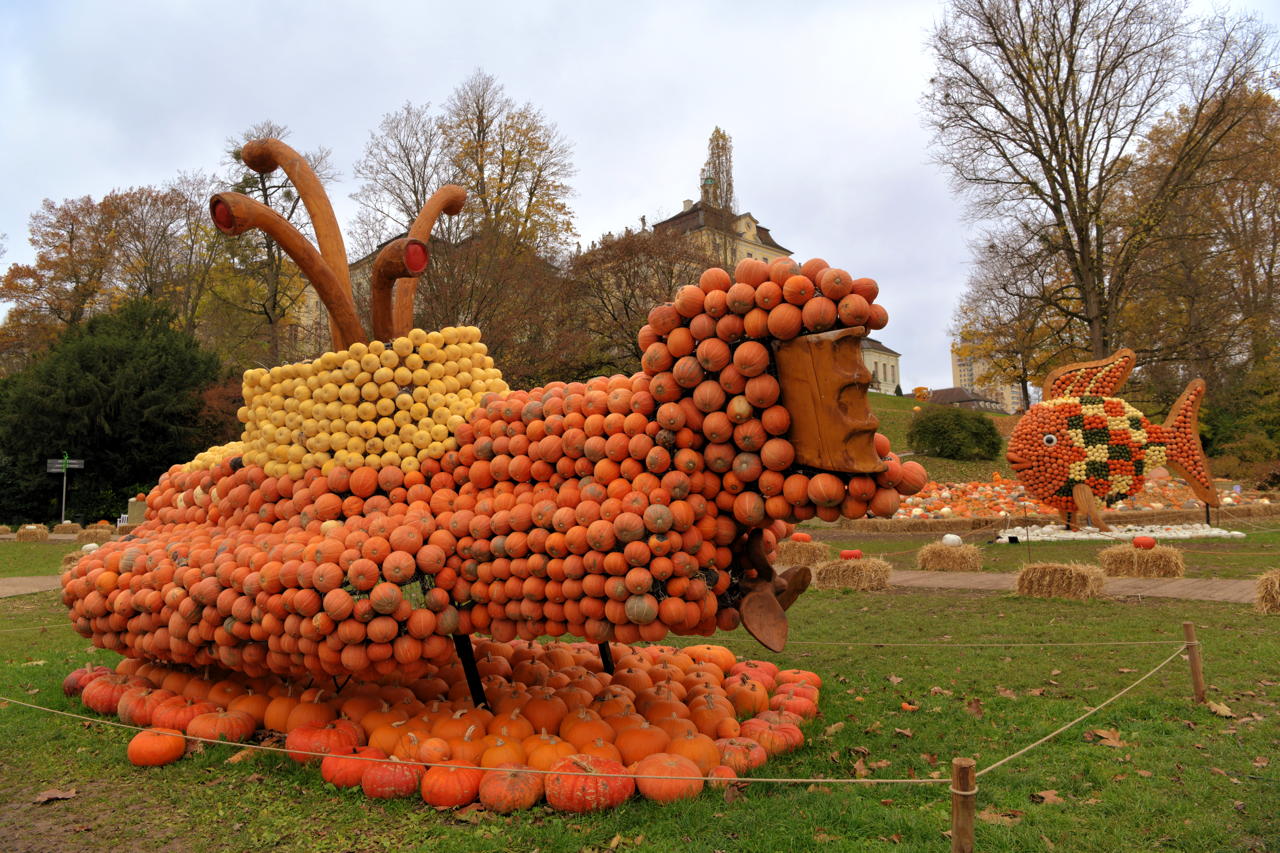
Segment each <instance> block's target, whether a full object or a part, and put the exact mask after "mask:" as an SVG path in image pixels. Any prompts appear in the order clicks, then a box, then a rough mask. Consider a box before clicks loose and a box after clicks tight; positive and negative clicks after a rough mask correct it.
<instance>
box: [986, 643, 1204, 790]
mask: <svg viewBox="0 0 1280 853" xmlns="http://www.w3.org/2000/svg"><path fill="white" fill-rule="evenodd" d="M1186 645H1187V644H1186V643H1183V644H1182V645H1181V646H1179V647H1178V649H1177V650H1176V651H1175V652H1174V653H1173V654H1171V655H1169V656H1168V657H1167V658H1165V659H1164V660H1163V661H1161V662H1160V663H1158V664H1156V667H1155V668H1154V669H1152V670H1151V671H1150V672H1148V673H1147V674H1146V675H1144V676H1142V677H1141V678H1139V679H1138V680H1137V681H1135V682H1133V683H1132V684H1130V685H1129V686H1128V687H1126V688H1124V689H1123V690H1121V691H1120V692H1119V693H1117V694H1115V695H1114V696H1112V697H1111V698H1110V699H1108V700H1106V701H1105V702H1103V703H1101V704H1100V705H1098V706H1097V707H1095V708H1093V709H1091V710H1089V711H1086V712H1085V713H1083V714H1081V715H1080V716H1078V717H1076V718H1075V719H1074V720H1072V721H1071V722H1069V723H1067V724H1066V725H1064V726H1060V727H1059V728H1057V729H1054V730H1053V731H1052V732H1050V733H1049V734H1047V735H1045V736H1044V737H1042V738H1040V740H1038V741H1036V742H1035V743H1032V744H1028V745H1027V746H1024V747H1023V748H1022V749H1020V750H1018V751H1017V752H1015V753H1013V754H1012V755H1006V756H1005V757H1004V758H1002V759H1000V760H999V761H997V762H995V763H994V764H988V765H987V766H986V767H984V768H982V769H981V770H979V771H978V772H977V775H978V776H983V775H986V774H987V773H990V772H991V771H992V770H995V769H996V768H997V767H999V766H1001V765H1002V764H1006V763H1008V762H1010V761H1013V760H1014V759H1015V758H1017V757H1018V756H1020V755H1025V754H1026V753H1028V752H1030V751H1031V750H1033V749H1035V748H1036V747H1037V746H1040V745H1041V744H1043V743H1046V742H1048V741H1050V740H1052V739H1053V738H1055V737H1057V736H1058V735H1060V734H1062V733H1063V732H1065V731H1066V730H1067V729H1069V728H1071V727H1072V726H1074V725H1075V724H1076V723H1078V722H1080V721H1082V720H1086V719H1088V718H1089V717H1091V716H1093V715H1094V714H1096V713H1098V712H1099V711H1101V710H1102V709H1103V708H1105V707H1107V706H1108V705H1110V704H1111V703H1112V702H1114V701H1116V700H1117V699H1119V698H1120V697H1121V696H1123V695H1125V694H1126V693H1128V692H1129V691H1130V690H1132V689H1133V688H1135V687H1137V686H1138V685H1139V684H1141V683H1142V682H1144V681H1146V680H1147V679H1148V678H1150V677H1151V676H1153V675H1155V674H1156V673H1157V672H1159V671H1160V670H1162V669H1164V668H1165V666H1167V665H1168V664H1169V663H1170V662H1171V661H1173V659H1174V658H1176V657H1178V655H1180V654H1182V652H1183V650H1184V649H1185V648H1186Z"/></svg>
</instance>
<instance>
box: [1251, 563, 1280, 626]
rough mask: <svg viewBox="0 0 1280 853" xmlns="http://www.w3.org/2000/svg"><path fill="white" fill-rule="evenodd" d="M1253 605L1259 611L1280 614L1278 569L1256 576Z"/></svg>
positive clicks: (1279, 575) (1279, 572)
mask: <svg viewBox="0 0 1280 853" xmlns="http://www.w3.org/2000/svg"><path fill="white" fill-rule="evenodd" d="M1253 605H1254V607H1256V608H1257V609H1258V612H1259V613H1266V614H1268V615H1280V569H1272V570H1271V571H1269V572H1267V573H1266V574H1265V575H1263V576H1262V577H1260V578H1258V597H1257V599H1255V600H1254V603H1253Z"/></svg>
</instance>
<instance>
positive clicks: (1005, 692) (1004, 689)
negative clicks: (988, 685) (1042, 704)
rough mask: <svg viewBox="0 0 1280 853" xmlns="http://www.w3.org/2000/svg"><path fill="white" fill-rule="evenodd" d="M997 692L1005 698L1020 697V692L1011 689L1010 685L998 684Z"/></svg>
mask: <svg viewBox="0 0 1280 853" xmlns="http://www.w3.org/2000/svg"><path fill="white" fill-rule="evenodd" d="M996 692H997V693H999V694H1000V695H1001V696H1003V697H1004V698H1006V699H1017V698H1018V694H1017V692H1016V691H1013V690H1010V689H1009V688H1008V687H1000V686H999V685H996Z"/></svg>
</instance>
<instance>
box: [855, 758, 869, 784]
mask: <svg viewBox="0 0 1280 853" xmlns="http://www.w3.org/2000/svg"><path fill="white" fill-rule="evenodd" d="M853 775H854V777H855V778H858V779H865V778H867V777H868V776H870V775H871V771H870V770H868V769H867V765H866V763H865V762H864V761H863V760H862V759H861V758H859V759H858V760H857V761H855V762H853Z"/></svg>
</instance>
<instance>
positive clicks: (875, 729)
mask: <svg viewBox="0 0 1280 853" xmlns="http://www.w3.org/2000/svg"><path fill="white" fill-rule="evenodd" d="M880 727H881V723H880V721H879V720H876V721H875V722H873V723H872V724H871V725H869V726H867V727H866V728H865V729H863V730H862V732H863V734H868V735H869V734H874V733H876V732H878V731H880Z"/></svg>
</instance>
